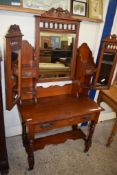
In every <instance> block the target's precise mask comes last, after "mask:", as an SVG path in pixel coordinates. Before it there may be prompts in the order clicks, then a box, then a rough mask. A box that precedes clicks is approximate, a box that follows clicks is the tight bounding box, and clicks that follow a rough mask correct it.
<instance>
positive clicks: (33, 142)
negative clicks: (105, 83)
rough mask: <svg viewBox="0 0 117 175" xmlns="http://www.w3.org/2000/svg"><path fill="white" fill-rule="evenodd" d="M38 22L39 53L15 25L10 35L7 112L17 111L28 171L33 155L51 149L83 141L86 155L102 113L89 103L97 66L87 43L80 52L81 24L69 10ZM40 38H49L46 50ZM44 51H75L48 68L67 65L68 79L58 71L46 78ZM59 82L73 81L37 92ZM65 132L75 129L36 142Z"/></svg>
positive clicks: (46, 15) (38, 18) (39, 18)
mask: <svg viewBox="0 0 117 175" xmlns="http://www.w3.org/2000/svg"><path fill="white" fill-rule="evenodd" d="M35 20H36V22H35V24H36V25H35V26H36V27H35V29H36V30H35V49H34V48H33V47H32V46H31V45H30V44H29V43H28V41H25V40H24V41H23V40H22V36H23V35H22V33H21V31H20V28H19V26H17V25H12V26H11V27H10V29H9V31H8V33H7V35H6V83H7V87H6V88H7V89H9V90H8V91H6V92H7V94H6V96H7V109H8V110H10V109H12V107H13V106H14V105H15V104H17V105H18V108H19V113H20V117H21V121H22V131H23V132H22V140H23V145H24V147H25V149H26V152H27V155H28V163H29V170H31V169H33V167H34V151H36V150H38V149H42V148H44V146H45V145H48V144H58V143H62V142H65V141H66V140H67V139H74V140H75V139H79V138H82V139H83V140H84V142H85V149H84V151H85V152H87V151H88V150H89V148H90V146H91V143H92V136H93V133H94V129H95V126H96V123H97V121H98V117H99V114H100V111H101V108H100V106H99V105H98V104H97V103H95V102H94V101H93V100H91V99H89V97H88V92H89V89H90V87H91V86H90V80H91V78H92V76H93V75H94V73H95V72H96V66H95V64H94V62H93V57H92V53H91V51H90V49H89V47H88V45H87V44H86V43H84V44H82V45H81V46H80V48H78V49H77V45H78V34H79V26H80V21H78V20H76V19H73V18H72V16H71V14H70V13H69V12H68V11H67V10H66V11H64V10H62V9H61V8H58V9H54V8H52V9H51V10H49V11H48V12H45V13H44V14H43V15H42V16H35ZM53 33H54V34H53ZM66 34H67V35H66ZM41 36H50V39H49V37H47V40H45V41H43V42H44V44H42V43H43V42H42V41H41ZM48 40H49V41H48ZM52 41H53V43H54V44H55V45H56V46H55V45H53V43H52ZM55 41H56V42H55ZM63 41H64V42H63ZM50 43H51V44H50ZM63 43H64V44H63ZM63 45H64V46H63ZM43 47H45V48H43ZM42 49H44V50H45V53H48V50H51V52H53V51H58V50H60V51H61V50H62V49H64V50H66V51H69V50H71V51H70V52H72V55H70V57H69V59H68V57H67V56H65V55H64V57H62V56H60V57H58V58H57V57H54V58H55V59H54V62H55V63H53V61H52V55H51V58H50V59H49V61H48V64H49V63H53V64H55V67H54V69H55V68H57V65H58V64H61V63H60V61H59V60H60V59H61V60H63V61H65V62H66V64H67V63H69V64H67V65H66V64H64V63H62V67H68V68H69V73H67V71H68V70H67V69H66V73H65V74H64V73H63V72H62V71H61V70H59V71H60V72H59V73H57V74H56V73H55V72H54V71H49V72H48V71H46V73H45V74H44V75H43V74H42V67H41V66H40V64H41V63H44V62H42V60H43V59H44V58H43V57H41V56H42ZM47 49H48V50H47ZM45 53H44V54H45ZM49 54H50V52H49ZM13 55H14V56H13ZM56 59H57V60H56ZM50 60H51V61H50ZM56 64H57V65H56ZM53 72H54V73H53ZM40 74H41V76H40ZM60 80H61V81H66V80H71V82H72V83H71V84H66V85H64V86H58V85H55V86H49V87H46V88H45V87H43V86H41V85H40V86H37V82H39V83H42V82H50V81H60ZM83 122H89V131H88V132H87V134H85V133H84V132H83V131H82V130H81V129H80V128H79V127H78V124H80V123H83ZM67 126H71V130H69V131H67V132H62V133H57V134H51V135H49V136H44V137H38V138H37V137H36V135H37V133H43V132H49V131H52V130H54V129H58V128H63V127H67Z"/></svg>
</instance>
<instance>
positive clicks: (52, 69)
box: [39, 32, 75, 79]
mask: <svg viewBox="0 0 117 175" xmlns="http://www.w3.org/2000/svg"><path fill="white" fill-rule="evenodd" d="M74 39H75V34H65V33H63V34H62V33H52V32H40V43H39V45H40V56H39V57H40V58H39V75H40V76H39V78H40V79H43V78H62V77H70V75H71V64H72V60H73V59H72V58H73V45H74Z"/></svg>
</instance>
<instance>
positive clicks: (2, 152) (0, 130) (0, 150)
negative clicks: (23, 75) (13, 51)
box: [0, 58, 9, 175]
mask: <svg viewBox="0 0 117 175" xmlns="http://www.w3.org/2000/svg"><path fill="white" fill-rule="evenodd" d="M8 170H9V164H8V156H7V148H6V141H5V127H4V114H3V102H2V86H1V58H0V172H1V175H5V174H7V173H8Z"/></svg>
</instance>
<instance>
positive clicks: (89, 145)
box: [84, 121, 97, 152]
mask: <svg viewBox="0 0 117 175" xmlns="http://www.w3.org/2000/svg"><path fill="white" fill-rule="evenodd" d="M96 123H97V122H96V121H91V124H90V129H89V134H88V137H87V139H86V141H85V150H84V152H87V151H88V150H89V148H90V147H91V144H92V136H93V133H94V130H95V126H96Z"/></svg>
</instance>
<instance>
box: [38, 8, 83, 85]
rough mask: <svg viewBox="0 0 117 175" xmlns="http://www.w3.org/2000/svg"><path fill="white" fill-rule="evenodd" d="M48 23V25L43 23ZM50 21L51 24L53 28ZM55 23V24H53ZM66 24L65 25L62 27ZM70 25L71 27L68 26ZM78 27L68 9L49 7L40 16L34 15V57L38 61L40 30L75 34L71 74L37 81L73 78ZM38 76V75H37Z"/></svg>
mask: <svg viewBox="0 0 117 175" xmlns="http://www.w3.org/2000/svg"><path fill="white" fill-rule="evenodd" d="M46 23H47V24H48V27H47V26H46V25H45V24H46ZM50 23H52V24H53V28H52V27H51V25H50ZM55 24H57V25H55ZM59 24H62V27H61V28H59ZM64 25H66V27H64ZM69 25H71V28H70V27H68V26H69ZM79 27H80V21H79V20H78V19H74V18H73V17H72V14H71V13H70V12H69V11H68V10H63V9H62V8H57V9H54V8H52V9H50V10H49V11H47V12H45V13H44V14H42V15H41V16H35V57H36V60H37V62H38V64H39V63H40V48H39V47H40V46H39V45H40V44H39V43H40V32H54V33H67V34H69V33H70V34H75V40H74V46H73V55H72V59H73V60H72V63H71V64H72V65H71V76H70V77H63V78H43V79H39V82H47V81H48V82H49V81H62V80H70V79H74V74H75V65H76V50H77V46H78V37H79ZM38 77H39V75H38Z"/></svg>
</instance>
